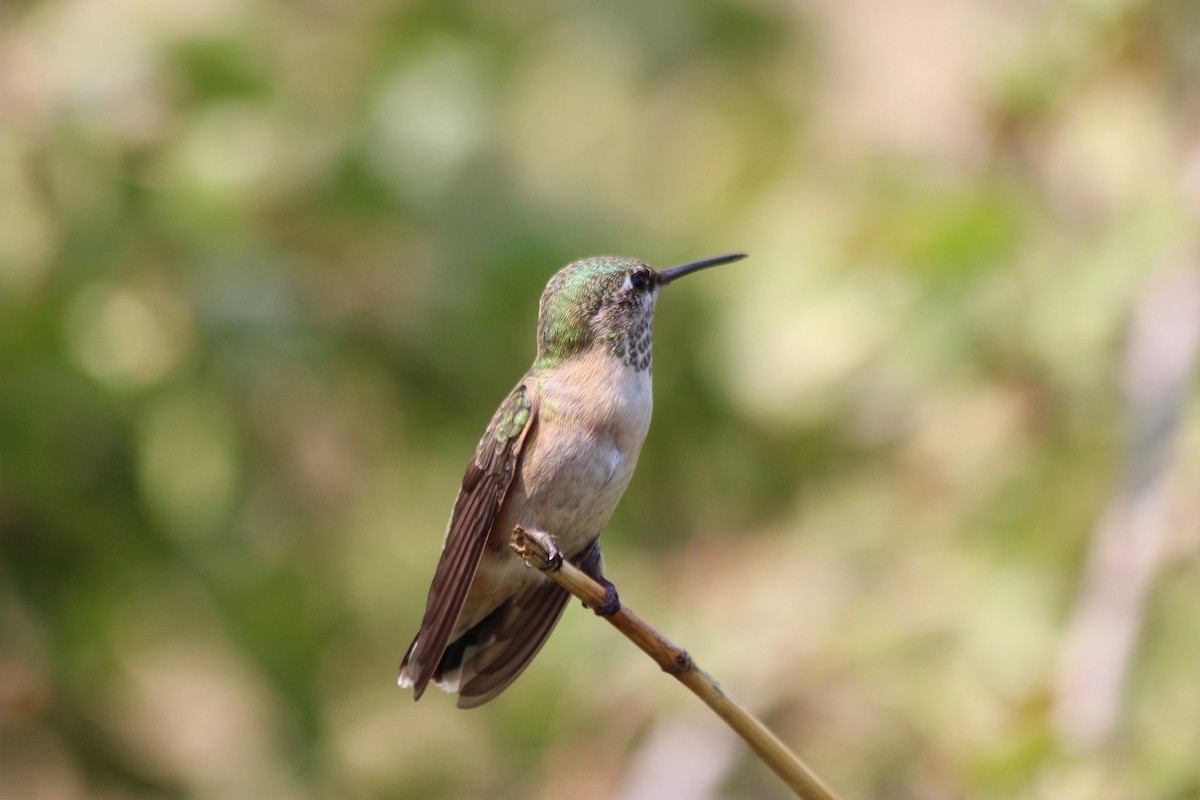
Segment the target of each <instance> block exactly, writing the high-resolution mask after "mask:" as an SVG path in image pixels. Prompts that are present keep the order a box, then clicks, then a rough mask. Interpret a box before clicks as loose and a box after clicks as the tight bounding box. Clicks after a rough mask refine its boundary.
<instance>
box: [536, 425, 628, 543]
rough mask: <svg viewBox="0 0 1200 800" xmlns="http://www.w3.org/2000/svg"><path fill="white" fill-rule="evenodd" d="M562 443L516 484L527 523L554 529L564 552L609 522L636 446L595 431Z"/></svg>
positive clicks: (626, 479) (624, 485) (625, 483)
mask: <svg viewBox="0 0 1200 800" xmlns="http://www.w3.org/2000/svg"><path fill="white" fill-rule="evenodd" d="M565 444H568V446H567V447H562V448H559V452H558V453H555V454H550V453H548V454H547V456H548V458H547V460H546V461H547V463H545V465H544V466H545V467H546V468H545V469H543V470H540V471H538V472H536V473H534V474H527V475H526V476H525V477H526V480H525V481H523V485H522V486H521V487H520V488H521V489H523V490H524V495H525V497H524V498H523V499H524V500H525V501H526V502H525V503H524V505H525V509H524V511H525V513H526V515H527V516H528V521H529V523H530V524H532V525H534V526H536V527H537V528H538V529H539V530H543V531H545V532H547V533H549V534H551V535H553V536H554V537H555V539H556V540H557V541H558V546H559V549H561V550H562V551H563V552H564V553H565V554H567V555H574V554H576V553H578V552H579V551H580V550H582V549H583V548H584V547H585V546H586V545H587V544H588V543H589V542H591V540H592V539H595V538H596V537H597V536H599V535H600V532H601V531H602V530H603V529H604V526H605V525H607V524H608V520H609V518H610V517H612V514H613V511H614V510H616V507H617V503H618V502H620V500H621V495H622V494H624V493H625V489H626V487H627V486H629V480H630V478H632V477H633V470H634V467H635V466H636V465H637V457H638V451H637V450H633V451H632V452H629V450H628V449H622V448H621V447H620V446H619V445H618V444H617V443H616V442H615V441H613V440H611V439H607V440H606V439H605V438H603V437H595V436H593V437H579V440H577V441H575V442H570V443H565ZM639 449H640V448H639Z"/></svg>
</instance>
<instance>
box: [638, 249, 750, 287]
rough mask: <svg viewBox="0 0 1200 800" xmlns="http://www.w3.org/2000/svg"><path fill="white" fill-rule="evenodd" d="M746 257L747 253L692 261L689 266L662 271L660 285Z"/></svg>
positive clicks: (659, 276)
mask: <svg viewBox="0 0 1200 800" xmlns="http://www.w3.org/2000/svg"><path fill="white" fill-rule="evenodd" d="M745 257H746V254H745V253H731V254H730V255H727V256H717V257H716V258H706V259H704V260H703V261H692V262H691V263H689V264H680V265H679V266H678V267H671V268H670V269H664V270H661V271H660V272H659V273H658V282H659V283H663V284H666V283H670V282H671V281H673V280H675V279H676V278H679V277H681V276H683V275H687V274H689V273H692V272H696V271H697V270H702V269H708V268H709V267H715V266H718V265H720V264H728V263H729V262H731V261H741V260H742V259H743V258H745Z"/></svg>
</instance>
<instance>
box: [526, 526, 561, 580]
mask: <svg viewBox="0 0 1200 800" xmlns="http://www.w3.org/2000/svg"><path fill="white" fill-rule="evenodd" d="M517 530H518V531H519V532H521V533H523V534H524V535H525V536H526V537H527V538H528V539H530V541H531V542H532V543H533V544H535V545H536V546H537V548H538V550H540V551H541V552H540V553H538V557H539V559H538V560H540V561H543V562H544V564H539V565H537V566H538V569H541V570H543V571H545V572H558V571H559V570H560V569H562V563H563V554H562V551H561V550H559V549H558V545H557V544H556V543H555V541H554V537H553V536H551V535H550V534H548V533H546V532H544V531H530V530H525V529H524V528H521V527H519V526H518V528H517ZM523 557H524V556H523ZM525 566H526V567H532V566H533V564H532V563H531V562H530V560H529V559H528V558H526V560H525Z"/></svg>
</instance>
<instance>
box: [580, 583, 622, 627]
mask: <svg viewBox="0 0 1200 800" xmlns="http://www.w3.org/2000/svg"><path fill="white" fill-rule="evenodd" d="M599 583H600V585H601V586H603V587H604V602H603V603H601V604H600V605H598V606H596V607H595V608H592V607H591V606H589V605H588V604H587V603H584V604H583V607H584V608H592V611H594V612H596V616H598V617H611V616H612V615H613V614H615V613H617V612H618V611H620V610H621V598H620V597H618V596H617V587H616V586H613V584H612V581H608V580H604V579H603V578H601V579H600V581H599Z"/></svg>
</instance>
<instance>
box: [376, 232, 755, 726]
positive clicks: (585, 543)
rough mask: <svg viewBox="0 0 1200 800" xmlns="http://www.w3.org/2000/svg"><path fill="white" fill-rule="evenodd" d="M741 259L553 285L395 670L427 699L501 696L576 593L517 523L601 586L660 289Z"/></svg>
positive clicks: (611, 592)
mask: <svg viewBox="0 0 1200 800" xmlns="http://www.w3.org/2000/svg"><path fill="white" fill-rule="evenodd" d="M742 258H745V255H744V254H733V255H726V256H718V257H716V258H709V259H705V260H702V261H693V262H691V263H688V264H682V265H680V266H677V267H671V268H670V269H664V270H655V269H652V268H651V267H650V266H649V265H647V264H646V263H644V262H642V261H638V260H636V259H633V258H622V257H615V256H601V257H596V258H585V259H582V260H580V261H575V262H573V263H571V264H568V265H567V266H565V267H563V268H562V269H561V270H559V271H558V272H557V273H555V275H554V276H553V277H552V278H551V279H550V281H549V283H547V284H546V289H545V291H544V292H543V293H542V298H541V303H540V304H539V308H538V324H537V356H536V358H535V359H534V362H533V366H531V367H530V368H529V371H528V372H526V373H525V376H524V377H523V378H521V380H520V382H519V383H518V384H517V385H516V387H515V388H514V389H513V390H512V391H511V392H510V393H509V395H508V397H507V398H505V400H504V402H503V403H501V404H500V408H499V409H498V410H497V411H496V413H495V415H494V416H493V417H492V421H491V423H490V424H489V425H488V428H487V431H486V432H485V433H484V434H483V438H482V439H481V440H480V441H479V446H478V447H476V449H475V454H474V456H473V457H472V459H471V462H470V463H469V464H468V465H467V469H466V474H465V475H464V476H463V481H462V488H461V489H460V491H459V494H458V499H457V500H456V501H455V503H454V510H453V511H452V513H451V515H450V523H449V526H448V528H447V530H446V535H445V539H444V540H443V542H442V551H441V557H440V559H439V560H438V565H437V569H436V571H435V572H434V575H433V582H432V584H431V585H430V587H429V597H428V600H427V601H426V605H425V615H424V618H423V619H422V620H421V628H420V630H419V631H418V632H417V635H416V638H415V639H413V642H412V644H411V645H409V648H408V650H407V652H406V653H405V655H404V659H403V661H402V662H401V664H400V679H399V683H400V685H401V686H402V687H411V688H412V689H413V696H414V699H418V700H419V699H420V697H421V694H422V693H423V692H424V691H425V689H426V687H427V686H428V684H429V682H430V681H433V682H434V683H435V684H436V685H437V686H439V687H440V688H442V689H444V690H445V691H447V692H451V693H457V694H458V707H459V708H475V707H477V706H481V705H483V704H484V703H486V702H488V701H489V700H492V699H493V698H495V697H496V696H497V695H498V694H500V693H501V692H502V691H504V690H505V689H506V688H508V686H509V685H510V684H511V683H512V682H513V681H514V680H516V678H517V676H519V675H520V674H521V672H522V671H523V670H524V669H525V667H527V666H528V665H529V662H530V661H532V660H533V657H534V656H536V655H537V653H538V651H539V650H540V649H541V647H542V645H543V644H545V642H546V639H547V638H548V637H549V636H550V632H551V631H553V630H554V626H555V625H556V624H557V623H558V620H559V617H561V616H562V612H563V609H564V608H565V607H566V605H567V601H568V599H569V598H570V594H569V593H568V592H567V591H566V590H565V589H563V588H562V587H560V586H559V585H558V584H557V583H555V582H554V581H553V580H551V579H550V578H548V577H547V576H546V575H544V574H543V573H542V572H541V571H539V570H535V569H529V568H527V566H526V565H525V564H524V562H522V561H521V559H520V558H518V557H517V556H516V555H515V554H514V553H513V552H512V551H511V549H510V548H509V540H510V537H511V536H512V532H513V529H514V527H516V526H517V525H520V526H521V527H522V528H524V529H526V530H527V531H528V532H529V533H530V534H531V535H534V536H537V537H539V538H540V539H541V541H543V542H545V543H547V545H548V549H549V550H550V552H551V554H552V559H553V558H559V559H561V558H566V559H568V560H569V561H570V562H571V563H572V564H575V565H576V566H577V567H579V569H581V570H582V571H583V572H584V573H586V574H587V575H589V576H590V577H591V578H593V579H594V580H596V581H597V582H598V583H599V584H600V585H601V586H603V587H604V588H605V591H606V598H605V601H604V602H603V603H602V604H600V605H599V606H598V607H596V608H594V609H592V610H593V611H594V612H595V613H597V614H600V615H611V614H614V613H616V612H617V611H618V610H619V609H620V607H621V604H620V599H619V597H618V594H617V590H616V587H615V586H613V584H612V583H611V582H610V581H608V580H607V579H606V578H605V577H604V558H603V555H602V554H601V552H600V533H601V531H602V530H603V529H604V527H605V525H607V524H608V521H609V518H610V517H611V516H612V514H613V511H614V510H615V509H616V507H617V503H618V501H619V500H620V499H621V495H622V494H624V493H625V488H626V487H627V486H628V485H629V480H630V478H632V477H633V471H634V467H636V466H637V460H638V454H639V453H640V452H641V449H642V442H643V441H644V440H645V438H646V432H647V430H648V429H649V427H650V412H651V408H652V406H653V397H652V395H651V385H650V384H651V381H650V378H651V373H652V372H653V361H652V350H651V327H652V323H653V321H654V306H655V301H656V300H657V299H658V293H659V291H661V290H662V288H663V287H665V286H667V285H669V284H670V283H672V282H673V281H675V280H676V279H678V278H681V277H683V276H684V275H690V274H691V273H693V272H696V271H697V270H701V269H705V268H707V267H715V266H717V265H719V264H727V263H729V262H731V261H738V260H740V259H742Z"/></svg>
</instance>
